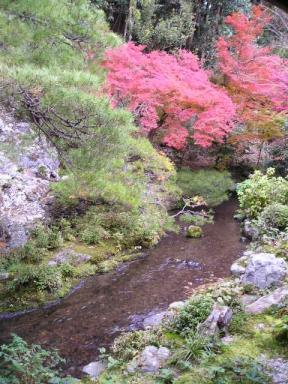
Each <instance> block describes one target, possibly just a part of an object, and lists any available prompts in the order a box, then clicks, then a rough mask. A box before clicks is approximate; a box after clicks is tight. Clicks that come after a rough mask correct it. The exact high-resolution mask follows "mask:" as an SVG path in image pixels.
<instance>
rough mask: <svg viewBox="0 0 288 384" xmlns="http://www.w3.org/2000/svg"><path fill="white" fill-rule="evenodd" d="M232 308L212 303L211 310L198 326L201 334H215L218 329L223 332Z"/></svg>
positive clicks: (228, 321)
mask: <svg viewBox="0 0 288 384" xmlns="http://www.w3.org/2000/svg"><path fill="white" fill-rule="evenodd" d="M232 314H233V312H232V309H231V308H229V307H227V306H221V305H219V304H214V306H213V309H212V312H211V313H210V315H209V316H208V317H207V319H206V320H205V321H204V323H202V324H200V325H199V327H198V331H199V333H201V334H202V335H215V334H216V333H218V332H219V331H220V330H223V331H224V332H225V333H226V331H227V327H228V325H229V323H230V321H231V319H232Z"/></svg>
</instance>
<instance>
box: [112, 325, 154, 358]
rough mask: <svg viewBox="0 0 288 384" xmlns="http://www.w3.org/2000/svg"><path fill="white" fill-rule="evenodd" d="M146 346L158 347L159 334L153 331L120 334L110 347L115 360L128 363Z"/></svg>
mask: <svg viewBox="0 0 288 384" xmlns="http://www.w3.org/2000/svg"><path fill="white" fill-rule="evenodd" d="M147 345H155V346H157V347H158V346H159V334H157V333H156V332H155V331H135V332H127V333H122V335H121V336H119V337H117V338H116V339H115V341H114V343H113V345H112V348H111V350H112V352H113V355H115V357H116V358H118V359H120V360H124V361H129V360H131V359H133V357H135V356H136V355H137V353H138V352H139V351H141V350H142V349H144V348H145V347H146V346H147Z"/></svg>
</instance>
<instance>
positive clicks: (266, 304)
mask: <svg viewBox="0 0 288 384" xmlns="http://www.w3.org/2000/svg"><path fill="white" fill-rule="evenodd" d="M287 298H288V287H287V286H286V287H283V288H278V289H276V290H275V291H273V292H272V293H270V294H269V295H266V296H263V297H260V299H258V300H256V301H254V302H253V303H251V304H248V305H246V306H245V311H246V312H248V313H262V312H264V311H266V310H267V309H268V308H270V307H271V306H272V305H277V304H281V303H282V302H283V301H284V300H285V299H287Z"/></svg>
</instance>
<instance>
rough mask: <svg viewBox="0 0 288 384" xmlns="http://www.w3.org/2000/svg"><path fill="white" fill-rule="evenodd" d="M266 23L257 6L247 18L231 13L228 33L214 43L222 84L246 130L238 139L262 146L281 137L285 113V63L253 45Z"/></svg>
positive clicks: (287, 77)
mask: <svg viewBox="0 0 288 384" xmlns="http://www.w3.org/2000/svg"><path fill="white" fill-rule="evenodd" d="M269 21H270V15H269V13H268V12H267V11H266V10H265V9H264V8H263V7H261V6H254V7H253V8H252V13H251V16H250V17H249V16H247V15H245V14H243V13H240V12H237V13H233V14H232V15H230V16H228V17H227V18H226V24H227V25H228V26H230V27H231V28H232V33H231V34H228V35H227V36H224V37H221V38H220V39H219V41H218V43H217V52H218V67H219V70H220V72H221V74H222V75H223V84H224V85H225V86H226V88H227V90H228V92H229V95H230V96H231V98H232V100H233V101H234V102H235V103H236V105H237V112H238V116H239V121H240V122H243V123H244V125H245V127H246V130H245V131H244V135H242V138H243V139H244V140H247V139H258V140H260V141H261V142H262V143H263V142H264V141H268V140H270V139H273V138H275V137H279V136H280V135H281V127H282V126H283V118H285V115H287V112H288V66H287V64H288V62H287V60H284V59H282V58H280V57H279V56H277V55H274V54H273V53H272V50H271V48H270V47H261V46H260V45H258V44H257V42H258V41H259V38H260V37H261V35H262V34H263V31H264V28H265V26H266V25H267V24H268V23H269ZM240 136H241V135H240ZM240 136H238V138H237V140H238V139H239V138H240Z"/></svg>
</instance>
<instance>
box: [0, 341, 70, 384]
mask: <svg viewBox="0 0 288 384" xmlns="http://www.w3.org/2000/svg"><path fill="white" fill-rule="evenodd" d="M63 362H64V360H63V359H61V358H60V357H59V355H58V354H57V353H56V352H54V351H46V350H44V349H42V348H41V347H40V346H39V345H35V344H33V345H31V346H29V345H28V344H27V343H26V341H24V340H23V339H21V337H19V336H17V335H13V338H12V341H11V343H10V344H3V345H2V346H1V347H0V377H1V380H0V381H1V384H2V383H3V384H46V383H48V382H50V381H51V382H52V380H55V381H53V382H56V380H59V381H57V383H60V382H61V381H60V380H61V379H60V377H59V376H58V375H59V370H58V369H57V367H58V366H59V364H62V363H63ZM63 383H64V381H63Z"/></svg>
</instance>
